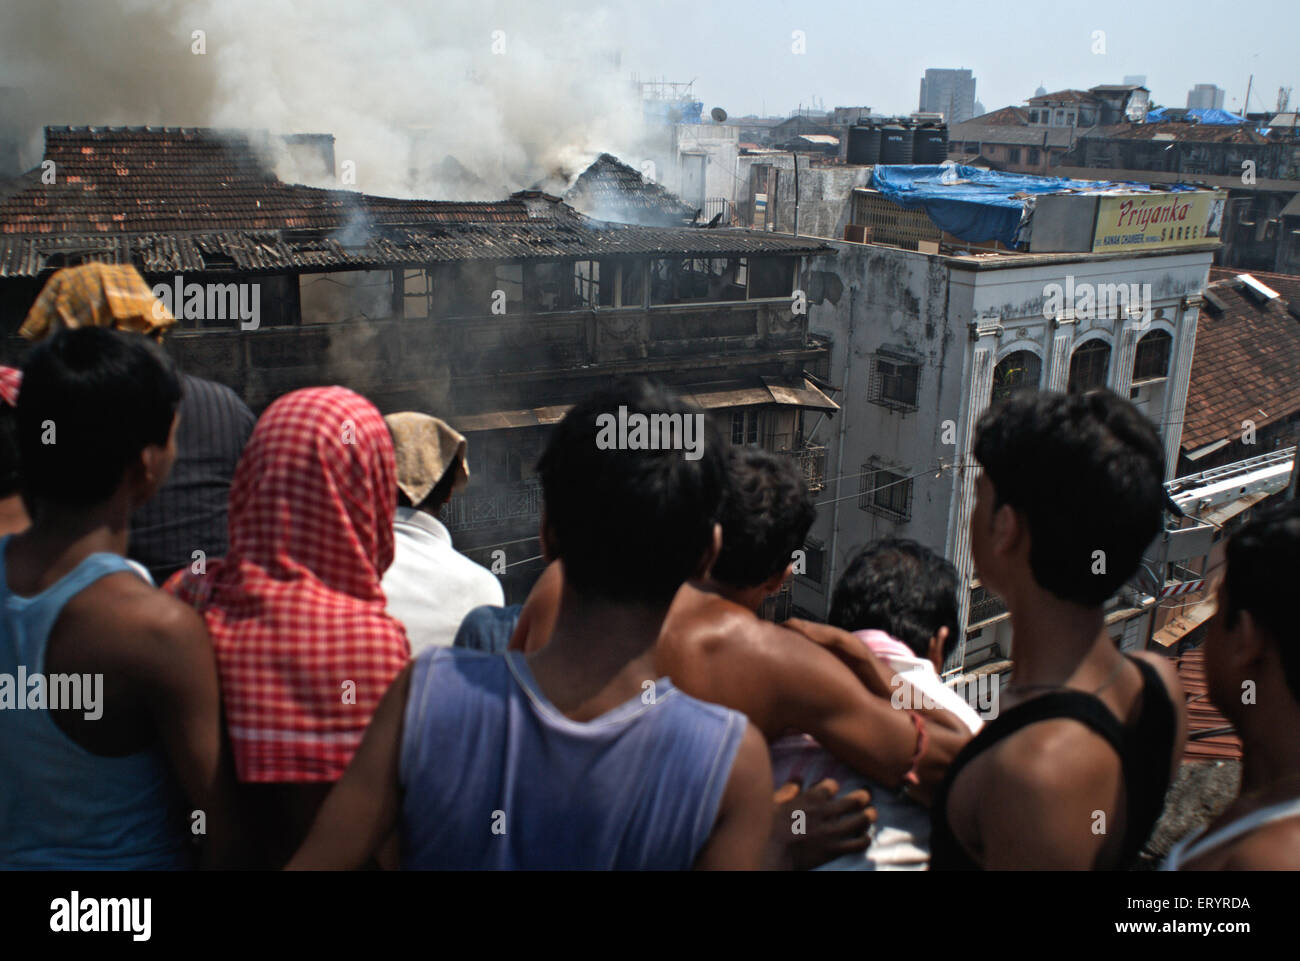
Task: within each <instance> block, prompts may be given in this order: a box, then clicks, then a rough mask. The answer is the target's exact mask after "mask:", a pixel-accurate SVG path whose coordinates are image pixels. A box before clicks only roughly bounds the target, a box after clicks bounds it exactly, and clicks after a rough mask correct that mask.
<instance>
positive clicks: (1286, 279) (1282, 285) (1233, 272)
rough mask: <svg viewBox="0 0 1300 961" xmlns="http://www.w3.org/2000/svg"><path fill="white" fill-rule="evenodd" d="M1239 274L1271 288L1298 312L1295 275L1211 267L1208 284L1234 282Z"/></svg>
mask: <svg viewBox="0 0 1300 961" xmlns="http://www.w3.org/2000/svg"><path fill="white" fill-rule="evenodd" d="M1240 274H1250V276H1252V277H1254V278H1255V279H1256V280H1258V281H1259V282H1260V283H1261V284H1263V285H1264V286H1265V287H1272V288H1273V289H1274V290H1276V291H1277V292H1278V293H1279V294H1281V295H1282V299H1283V300H1285V301H1286V302H1287V303H1288V304H1290V305H1291V306H1292V307H1294V308H1295V309H1296V311H1297V312H1300V276H1297V275H1295V274H1274V273H1270V272H1267V271H1263V270H1242V269H1241V268H1240V267H1211V268H1210V283H1216V282H1218V281H1220V280H1234V279H1235V278H1236V277H1238V276H1239V275H1240Z"/></svg>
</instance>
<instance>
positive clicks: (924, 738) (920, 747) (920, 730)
mask: <svg viewBox="0 0 1300 961" xmlns="http://www.w3.org/2000/svg"><path fill="white" fill-rule="evenodd" d="M908 713H909V714H910V715H911V716H912V723H913V724H915V725H916V753H915V754H913V755H912V766H911V767H910V768H909V769H908V771H907V773H906V774H904V775H903V783H904V784H910V785H913V786H915V785H918V784H920V783H921V778H920V777H919V776H918V775H917V773H916V769H917V768H918V767H920V766H921V758H922V757H923V756H924V755H925V749H926V746H927V745H928V744H929V743H930V738H929V735H927V734H926V732H925V718H923V717H921V715H920V714H917V713H916V712H915V711H908Z"/></svg>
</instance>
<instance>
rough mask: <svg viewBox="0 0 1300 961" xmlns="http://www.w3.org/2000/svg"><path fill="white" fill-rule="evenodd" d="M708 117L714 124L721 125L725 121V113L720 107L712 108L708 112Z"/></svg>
mask: <svg viewBox="0 0 1300 961" xmlns="http://www.w3.org/2000/svg"><path fill="white" fill-rule="evenodd" d="M709 116H710V117H712V118H713V122H714V123H722V122H723V121H724V120H726V119H727V111H725V110H723V109H722V108H721V107H714V108H713V109H712V110H710V111H709Z"/></svg>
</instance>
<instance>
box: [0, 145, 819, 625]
mask: <svg viewBox="0 0 1300 961" xmlns="http://www.w3.org/2000/svg"><path fill="white" fill-rule="evenodd" d="M255 148H256V138H255V137H254V138H250V137H249V136H247V135H244V134H239V133H217V132H214V131H210V130H200V129H161V128H152V129H150V128H125V129H122V128H119V129H112V128H49V129H47V131H46V148H45V159H46V160H47V161H52V163H53V166H52V168H49V169H52V170H53V171H54V178H53V182H51V183H43V182H42V180H41V177H40V176H39V174H40V170H37V171H36V172H34V175H29V176H27V177H25V178H24V179H23V180H22V183H21V184H20V185H19V186H18V188H17V189H15V190H14V191H13V192H11V193H9V194H8V195H7V196H5V197H4V198H3V199H0V323H2V324H3V330H4V338H3V344H4V361H5V362H6V363H14V362H16V361H19V360H20V359H21V355H22V353H23V351H24V350H25V349H26V345H25V343H24V342H23V341H21V339H19V338H18V337H17V335H16V331H17V328H18V326H19V325H20V324H21V322H22V320H23V318H24V316H25V315H26V312H27V310H28V309H29V307H30V305H31V304H32V302H33V301H34V300H35V298H36V296H37V294H38V292H39V291H40V288H41V286H42V285H43V284H44V282H45V280H46V279H47V278H48V277H49V275H50V274H51V273H52V272H53V271H54V270H56V269H57V268H59V267H63V266H70V265H75V264H78V263H82V262H86V261H92V260H97V261H104V262H111V263H132V264H134V265H135V266H136V267H137V268H138V269H139V270H140V271H141V272H142V273H143V274H144V276H145V278H146V280H147V281H148V282H149V283H150V284H151V285H161V286H162V287H166V288H174V289H176V290H177V291H179V292H181V294H183V297H177V301H178V303H177V305H176V307H175V308H174V312H175V313H177V316H178V318H179V319H180V324H179V325H178V327H177V329H176V330H175V331H174V332H173V333H171V334H170V335H169V336H168V338H167V348H168V349H169V351H171V353H172V354H173V355H174V356H175V357H176V359H177V361H178V362H179V364H180V365H181V366H182V367H183V368H184V369H185V370H187V371H189V372H192V373H194V374H197V375H199V376H203V377H208V378H211V379H213V380H217V381H220V382H222V383H225V384H228V385H229V386H230V387H232V388H233V389H235V390H236V391H238V392H239V393H240V394H241V395H242V396H243V397H244V399H245V400H246V401H247V402H248V403H249V405H250V406H252V407H253V408H254V410H260V409H262V408H264V407H265V406H266V405H267V404H269V403H270V402H271V401H272V400H273V399H274V398H276V397H277V396H279V395H281V394H283V393H285V392H286V391H290V390H294V389H296V388H300V387H306V386H313V385H321V384H334V383H337V384H343V385H345V386H348V387H350V388H352V389H354V390H357V391H359V392H361V393H363V394H365V395H366V396H368V397H370V398H371V399H372V400H373V401H374V402H375V403H376V404H377V405H378V406H379V408H380V409H381V410H382V411H384V412H390V411H395V410H403V409H415V410H423V411H427V412H430V413H434V414H437V415H438V416H441V417H443V418H444V419H446V420H447V421H448V422H449V423H451V424H452V425H453V426H455V427H457V428H458V429H459V430H461V431H462V432H463V433H465V434H467V435H468V436H469V438H470V459H471V463H472V466H473V480H472V483H471V485H470V487H469V489H468V490H467V491H466V492H464V493H462V494H461V495H458V496H457V497H455V498H453V500H452V501H451V503H450V504H449V505H448V507H447V508H446V509H445V513H444V520H445V521H446V522H447V524H448V526H449V527H450V528H451V529H452V531H453V532H454V533H455V536H456V541H457V545H458V547H460V548H461V549H462V550H465V551H466V552H467V553H469V554H470V555H471V556H474V557H475V558H476V559H478V560H480V561H481V562H483V563H484V564H487V565H489V566H491V567H493V568H494V570H496V571H497V572H498V573H501V574H502V579H503V581H504V583H505V585H506V590H507V596H508V598H509V599H511V600H518V599H521V597H522V593H523V592H524V591H526V589H527V587H528V586H529V585H530V584H531V581H532V579H533V577H534V576H535V575H536V572H537V571H538V570H539V569H540V562H539V560H538V558H537V555H539V554H540V550H539V547H538V542H537V539H536V534H537V524H538V517H539V509H540V502H541V497H540V491H539V487H538V484H537V481H536V478H535V476H534V472H533V467H534V464H535V462H536V457H537V454H538V453H539V452H540V450H541V448H542V445H543V444H544V442H545V435H546V427H547V425H549V424H551V423H553V422H555V421H556V420H558V419H559V418H560V417H562V416H563V414H564V411H565V410H567V408H568V406H569V405H571V404H572V403H574V402H575V401H576V400H577V399H579V398H580V397H582V396H583V395H584V394H586V393H588V392H589V391H590V390H592V389H593V388H595V387H597V386H599V385H601V384H603V383H607V382H608V381H609V380H611V379H613V378H615V377H619V376H623V375H634V374H635V375H646V376H651V377H655V378H657V379H659V380H660V381H662V382H664V383H666V384H668V385H669V386H671V387H673V388H675V389H676V390H678V391H680V392H682V393H684V394H687V395H690V396H691V397H693V398H694V399H695V400H696V401H698V402H699V403H700V404H701V405H702V406H703V407H704V408H706V409H707V410H708V411H709V412H710V413H711V416H713V417H714V418H715V420H716V421H717V422H718V423H719V424H720V425H721V426H722V428H723V429H724V431H725V432H726V434H727V436H729V437H731V438H732V439H733V440H734V441H736V442H739V443H747V444H756V445H761V446H764V447H767V448H769V449H771V450H774V451H780V452H783V453H785V454H787V455H788V456H790V457H793V458H796V459H797V460H798V461H799V463H800V464H801V465H802V466H803V468H804V470H805V473H806V476H807V477H808V478H809V480H810V481H811V482H812V484H813V486H814V488H817V487H819V486H820V485H821V483H822V474H821V472H822V471H823V469H824V462H825V450H824V448H819V447H816V446H810V445H809V444H807V443H806V442H805V434H804V429H803V412H804V411H806V410H808V411H814V412H816V413H817V414H818V415H822V414H826V413H832V412H833V411H834V410H835V408H836V405H835V404H834V403H833V402H832V401H830V400H829V399H828V398H827V397H826V396H825V395H824V394H823V393H822V392H821V390H819V389H818V387H817V386H816V384H815V381H814V380H813V379H810V378H809V377H808V376H806V375H805V371H806V370H810V369H815V368H816V367H817V366H818V364H819V362H824V358H825V356H826V352H827V349H826V347H825V345H824V344H823V343H822V342H820V341H819V340H817V339H816V338H813V337H811V336H810V335H809V332H808V324H807V316H806V315H805V314H804V313H803V312H802V311H801V309H800V303H799V298H797V297H794V296H792V295H793V294H794V287H795V282H796V281H795V278H796V277H797V276H798V274H799V272H800V270H801V268H802V266H803V261H804V259H805V258H807V257H809V256H814V255H818V254H820V253H822V252H824V251H825V250H826V249H827V247H826V245H825V244H824V243H822V242H821V241H818V240H813V239H800V238H792V237H786V236H780V235H776V234H771V233H760V232H754V231H747V230H733V229H715V230H702V229H697V228H691V227H642V226H629V225H623V224H614V223H608V222H604V221H597V220H593V219H591V218H589V217H587V216H584V215H583V214H581V213H579V212H578V211H576V210H574V209H573V208H572V207H570V206H568V205H567V204H565V203H563V202H562V201H560V200H559V199H558V198H556V197H552V196H548V195H546V194H543V193H540V192H535V191H534V192H522V193H517V194H514V195H512V196H510V197H508V198H506V199H504V200H501V201H498V202H491V203H458V202H441V201H429V200H397V199H393V198H386V197H376V196H369V195H365V194H360V193H355V192H350V191H343V190H323V189H317V188H311V187H304V186H299V185H293V184H286V183H282V182H281V181H279V180H277V179H276V178H275V177H274V176H273V175H272V174H270V173H268V172H267V171H266V169H265V168H264V166H263V165H262V163H261V162H260V158H259V154H258V151H257V150H256V149H255ZM47 166H48V165H47ZM155 289H156V290H157V289H159V288H158V287H155ZM191 290H193V291H194V292H195V296H194V298H191V296H190V292H191ZM236 296H237V297H241V298H244V299H243V300H241V301H240V302H239V303H240V305H241V311H240V312H239V313H238V314H236V311H235V308H234V303H235V301H234V300H232V299H230V298H231V297H236ZM246 302H251V303H252V304H254V305H256V308H257V309H256V315H255V316H254V317H251V318H249V317H246V316H245V313H244V312H243V311H242V307H243V306H244V304H245V303H246ZM195 308H197V309H195ZM498 552H500V553H498Z"/></svg>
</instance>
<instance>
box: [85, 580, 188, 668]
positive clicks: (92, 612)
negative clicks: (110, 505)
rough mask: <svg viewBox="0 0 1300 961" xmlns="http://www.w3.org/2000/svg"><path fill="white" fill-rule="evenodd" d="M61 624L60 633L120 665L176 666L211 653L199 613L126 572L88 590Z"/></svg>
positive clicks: (97, 582)
mask: <svg viewBox="0 0 1300 961" xmlns="http://www.w3.org/2000/svg"><path fill="white" fill-rule="evenodd" d="M59 622H60V623H59V630H60V633H63V632H65V631H66V632H68V633H69V634H71V635H74V636H77V637H93V638H94V639H95V643H96V645H97V646H98V647H99V649H100V652H101V654H102V655H103V656H105V657H107V658H111V659H113V660H117V661H119V662H130V663H133V664H137V665H138V664H140V663H141V662H154V661H158V660H165V661H168V662H174V661H175V660H176V659H184V658H186V657H188V656H192V655H194V654H198V653H206V651H207V650H209V649H210V642H209V640H208V633H207V627H206V626H205V625H204V623H203V618H202V617H200V616H199V614H198V612H196V611H195V610H194V609H193V608H192V607H190V606H188V605H187V604H184V603H182V602H181V601H179V600H177V599H176V598H174V597H172V596H171V595H170V594H168V593H166V592H164V591H161V590H159V589H158V588H156V587H152V586H151V585H149V584H146V583H145V582H144V581H142V580H141V579H140V578H139V577H138V576H136V575H135V574H133V573H128V572H122V573H117V574H109V575H108V576H106V577H102V578H100V579H99V580H98V581H96V582H95V583H93V584H91V585H90V586H89V587H87V588H86V589H85V590H84V591H82V592H81V593H80V594H78V595H77V596H76V597H74V598H73V599H72V600H71V601H69V602H68V605H67V607H66V608H65V609H64V613H63V615H62V616H61V617H60V619H59Z"/></svg>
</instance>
